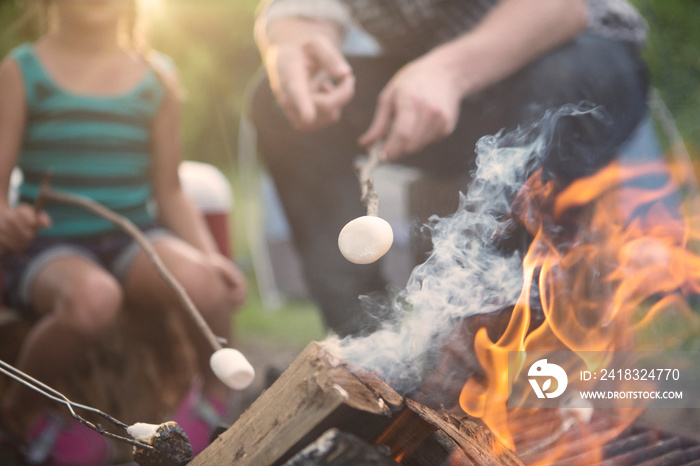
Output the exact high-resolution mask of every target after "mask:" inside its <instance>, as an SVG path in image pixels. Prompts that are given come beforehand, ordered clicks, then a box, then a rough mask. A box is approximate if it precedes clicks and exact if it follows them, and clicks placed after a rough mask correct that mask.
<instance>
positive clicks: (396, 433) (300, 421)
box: [190, 343, 522, 466]
mask: <svg viewBox="0 0 700 466" xmlns="http://www.w3.org/2000/svg"><path fill="white" fill-rule="evenodd" d="M331 428H337V429H339V430H341V431H343V432H345V433H348V434H351V435H354V436H357V437H358V438H360V439H362V440H363V441H366V442H370V443H373V444H377V445H383V446H385V447H388V448H389V450H390V452H391V456H392V457H393V458H401V461H400V462H401V464H405V465H424V466H431V465H441V464H456V465H461V464H464V465H466V464H506V465H520V464H522V463H520V462H519V460H518V459H517V457H516V456H515V454H514V453H513V452H511V451H510V450H508V449H506V448H505V447H503V446H501V445H500V443H498V442H497V440H496V439H495V438H494V436H493V435H492V434H491V433H490V431H488V430H487V429H485V428H480V427H478V426H477V425H476V424H475V423H473V422H472V421H471V420H468V419H464V420H458V419H456V418H453V417H452V416H451V415H448V414H446V413H442V414H438V413H436V412H435V411H433V410H431V409H430V408H428V407H426V406H423V405H421V404H420V403H418V402H416V401H413V400H406V399H404V398H403V397H402V396H401V395H399V394H398V393H396V391H394V390H393V389H392V388H391V387H389V386H388V385H387V384H386V383H384V382H383V381H382V380H381V379H380V378H379V377H377V376H376V375H374V374H373V373H371V372H368V371H366V370H364V369H361V368H358V367H356V366H354V365H352V364H350V363H347V362H344V361H341V360H339V359H338V358H337V356H335V355H333V354H331V353H330V352H329V351H327V350H326V349H325V348H324V347H323V346H322V345H321V344H319V343H311V344H310V345H309V346H307V347H306V349H305V350H304V351H303V352H302V353H301V354H300V355H299V356H298V357H297V358H296V359H295V361H294V362H293V363H292V365H291V366H290V367H289V368H288V369H287V370H286V371H285V372H284V373H283V374H282V375H281V376H280V378H279V379H278V380H277V381H276V382H275V383H274V384H273V385H272V386H271V387H270V388H269V389H267V390H266V391H265V392H263V394H262V395H261V396H260V397H259V398H258V399H257V400H256V401H255V402H254V403H253V404H252V405H251V406H250V407H249V408H248V410H247V411H246V412H244V413H243V414H242V415H241V417H240V418H239V420H238V421H237V422H236V423H235V424H234V425H233V426H231V427H230V428H229V429H228V430H227V431H226V432H224V433H223V434H222V435H220V436H219V437H218V438H217V439H216V440H215V441H214V442H213V443H212V444H211V445H210V446H209V447H208V448H207V449H205V450H204V451H203V452H202V453H200V454H199V455H198V456H197V457H196V458H194V459H193V460H192V462H191V463H190V465H191V466H202V465H217V466H218V465H233V464H235V465H237V466H238V465H240V466H246V465H250V466H253V465H254V466H263V465H264V466H272V465H282V464H284V463H285V461H289V460H290V459H291V458H292V457H293V456H294V455H296V454H297V453H299V452H300V451H301V450H302V449H303V448H304V447H306V446H307V445H309V444H311V443H312V442H314V441H315V440H316V439H318V437H320V436H321V435H322V434H323V433H324V432H326V431H327V430H328V429H331ZM446 461H449V463H446Z"/></svg>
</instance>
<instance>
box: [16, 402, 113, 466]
mask: <svg viewBox="0 0 700 466" xmlns="http://www.w3.org/2000/svg"><path fill="white" fill-rule="evenodd" d="M39 443H42V444H43V445H38V444H39ZM27 445H28V451H27V454H28V456H31V455H32V454H39V455H41V452H40V451H39V450H40V449H41V448H44V449H46V454H48V455H49V457H48V462H47V463H46V464H48V465H50V466H100V465H106V464H108V462H109V459H110V456H111V445H110V443H109V440H108V439H107V438H105V437H103V436H102V435H100V434H98V433H97V432H95V431H94V430H92V429H90V428H89V427H87V426H84V425H82V424H81V423H80V422H78V421H77V420H76V419H73V418H67V419H66V418H62V417H61V416H59V415H58V414H55V413H51V414H46V415H44V416H42V417H41V418H40V419H39V420H38V421H37V422H36V423H35V424H34V425H33V426H32V428H31V429H30V431H29V433H28V434H27Z"/></svg>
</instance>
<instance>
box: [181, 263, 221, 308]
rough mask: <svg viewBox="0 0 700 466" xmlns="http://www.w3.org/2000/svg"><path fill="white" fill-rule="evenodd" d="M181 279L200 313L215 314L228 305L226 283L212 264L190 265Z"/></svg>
mask: <svg viewBox="0 0 700 466" xmlns="http://www.w3.org/2000/svg"><path fill="white" fill-rule="evenodd" d="M182 280H183V286H184V287H185V289H186V291H187V293H188V295H189V297H190V299H191V300H192V302H193V303H194V304H195V306H196V307H197V310H199V311H200V312H201V313H202V314H204V315H209V314H216V313H218V312H222V311H223V310H225V309H226V308H228V307H230V306H228V300H227V298H226V296H227V295H226V283H225V282H224V279H223V277H222V275H221V274H220V273H218V271H217V270H216V269H215V268H214V267H213V266H211V265H209V264H205V263H198V264H195V265H192V266H190V267H188V268H187V271H186V273H185V276H184V277H183V278H182Z"/></svg>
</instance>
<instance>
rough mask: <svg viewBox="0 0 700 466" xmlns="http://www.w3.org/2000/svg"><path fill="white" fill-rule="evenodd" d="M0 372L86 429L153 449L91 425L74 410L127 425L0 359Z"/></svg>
mask: <svg viewBox="0 0 700 466" xmlns="http://www.w3.org/2000/svg"><path fill="white" fill-rule="evenodd" d="M0 372H2V373H3V374H5V375H7V376H8V377H10V378H11V379H13V380H15V381H17V382H19V383H21V384H22V385H25V386H26V387H29V388H31V389H32V390H34V391H36V392H38V393H40V394H42V395H44V396H45V397H47V398H49V399H51V400H54V401H57V402H59V403H61V404H63V405H65V406H66V407H67V408H68V411H69V412H70V415H71V416H73V418H75V419H76V420H78V422H80V423H81V424H83V425H85V426H86V427H89V428H90V429H92V430H94V431H96V432H97V433H99V434H101V435H104V436H106V437H110V438H113V439H115V440H120V441H122V442H126V443H128V444H130V445H133V446H137V447H139V448H145V449H146V450H153V447H152V446H151V445H146V444H143V443H141V442H139V441H137V440H133V439H130V438H126V437H122V436H120V435H117V434H113V433H111V432H109V431H107V430H105V429H104V428H103V427H102V426H101V425H100V424H97V425H95V424H93V423H92V422H90V421H88V420H87V419H85V418H83V417H82V416H80V415H79V414H77V413H76V412H75V409H83V410H85V411H90V412H92V413H95V414H99V415H100V416H102V417H103V418H105V419H107V420H108V421H109V422H111V423H112V424H114V425H116V426H118V427H121V428H122V429H128V427H129V426H128V425H127V424H124V423H123V422H121V421H119V420H118V419H115V418H113V417H112V416H110V415H109V414H107V413H105V412H102V411H100V410H99V409H97V408H93V407H90V406H86V405H83V404H79V403H74V402H72V401H70V400H69V399H68V398H67V397H66V396H65V395H63V394H62V393H61V392H59V391H57V390H55V389H53V388H51V387H49V386H48V385H46V384H44V383H42V382H40V381H38V380H37V379H35V378H33V377H31V376H30V375H28V374H26V373H24V372H22V371H20V370H19V369H17V368H16V367H14V366H11V365H10V364H8V363H6V362H5V361H3V360H2V359H0Z"/></svg>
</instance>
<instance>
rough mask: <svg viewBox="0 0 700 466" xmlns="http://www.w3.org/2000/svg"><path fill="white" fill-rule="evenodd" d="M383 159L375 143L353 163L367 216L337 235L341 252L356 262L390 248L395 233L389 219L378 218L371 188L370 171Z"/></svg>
mask: <svg viewBox="0 0 700 466" xmlns="http://www.w3.org/2000/svg"><path fill="white" fill-rule="evenodd" d="M381 161H382V146H381V144H375V145H374V146H372V148H371V149H370V151H369V156H368V157H367V158H366V159H363V160H360V161H358V162H357V163H356V168H357V177H358V180H359V182H360V188H361V189H362V198H361V200H362V203H363V204H364V205H365V207H367V215H363V216H362V217H358V218H356V219H354V220H351V221H350V222H348V223H347V224H346V225H345V226H344V227H343V229H342V230H341V231H340V234H339V235H338V248H339V249H340V252H341V254H343V257H345V258H346V259H347V260H349V261H350V262H353V263H355V264H371V263H372V262H375V261H376V260H378V259H379V258H380V257H382V256H383V255H384V254H386V253H387V251H389V249H390V248H391V245H392V243H393V242H394V233H393V231H392V229H391V225H389V222H387V221H386V220H384V219H382V218H380V217H379V196H378V195H377V192H376V191H375V190H374V181H373V180H372V170H374V168H376V167H377V166H378V165H379V164H380V163H381Z"/></svg>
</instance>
